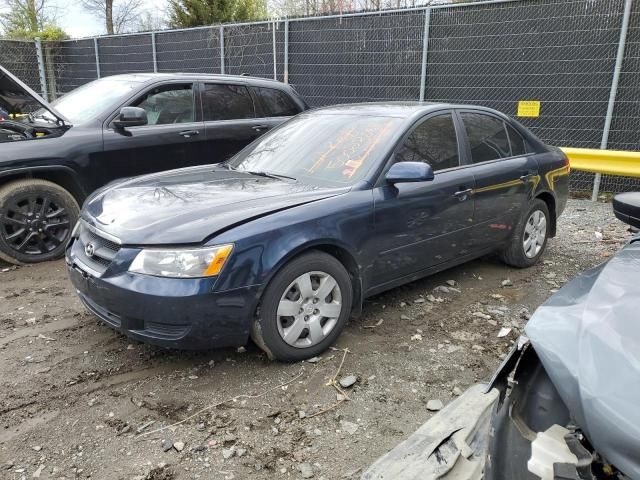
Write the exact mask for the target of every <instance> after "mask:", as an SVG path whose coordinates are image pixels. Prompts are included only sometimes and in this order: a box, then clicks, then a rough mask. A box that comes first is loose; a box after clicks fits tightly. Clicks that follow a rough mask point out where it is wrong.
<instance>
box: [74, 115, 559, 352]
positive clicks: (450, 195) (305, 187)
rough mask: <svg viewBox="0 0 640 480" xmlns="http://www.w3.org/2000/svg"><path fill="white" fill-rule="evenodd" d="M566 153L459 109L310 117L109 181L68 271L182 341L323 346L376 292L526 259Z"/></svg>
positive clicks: (550, 223)
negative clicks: (235, 148)
mask: <svg viewBox="0 0 640 480" xmlns="http://www.w3.org/2000/svg"><path fill="white" fill-rule="evenodd" d="M568 172H569V165H568V161H567V158H566V157H565V155H564V154H563V153H562V152H561V151H560V150H558V149H556V148H554V147H548V146H546V145H544V144H543V143H542V142H540V140H538V139H537V138H536V137H535V136H534V135H532V134H531V133H530V132H528V131H527V130H526V129H525V128H524V127H522V126H521V125H520V124H518V123H517V122H515V121H513V120H511V119H510V118H508V117H507V116H505V115H503V114H501V113H499V112H496V111H493V110H489V109H486V108H481V107H471V106H456V105H446V104H424V103H422V104H418V103H416V104H407V103H389V104H360V105H342V106H335V107H329V108H324V109H319V110H315V111H311V112H308V113H303V114H301V115H298V116H297V117H295V118H293V119H291V120H289V121H287V122H285V123H284V124H282V125H281V126H280V127H278V128H276V129H274V130H273V131H271V132H270V133H268V134H266V135H265V136H263V137H261V138H259V139H258V140H256V141H255V142H253V143H252V144H251V145H249V146H248V147H246V148H245V149H244V150H243V151H241V152H240V153H239V154H238V155H236V156H235V157H233V158H232V159H231V160H229V161H228V162H226V163H224V164H221V165H211V166H204V167H193V168H187V169H180V170H173V171H170V172H165V173H160V174H153V175H147V176H142V177H137V178H134V179H130V180H125V181H122V182H120V183H116V184H111V185H109V186H107V187H104V188H103V189H101V190H99V191H97V192H96V193H94V194H93V195H92V196H91V197H90V198H89V199H88V200H87V202H86V203H85V206H84V208H83V210H82V212H81V220H80V222H79V223H78V225H77V227H76V228H75V230H74V233H73V238H72V240H71V242H70V243H69V245H68V247H67V257H66V258H67V264H68V266H69V272H70V275H71V279H72V281H73V283H74V285H75V287H76V289H77V291H78V294H79V295H80V298H81V300H82V301H83V302H84V304H85V305H86V306H87V307H88V309H89V310H91V311H92V312H93V313H95V314H96V315H97V316H98V317H100V318H101V319H102V320H104V321H105V322H106V323H107V324H109V325H111V326H112V327H114V328H116V329H118V330H120V331H121V332H123V333H125V334H127V335H129V336H131V337H133V338H136V339H139V340H143V341H148V342H151V343H155V344H160V345H167V346H174V347H179V348H209V347H214V346H239V345H243V344H245V343H246V342H247V340H248V338H249V337H250V336H251V337H252V338H253V339H254V341H255V342H256V343H257V344H258V345H259V346H260V347H261V348H262V349H264V350H265V351H266V352H267V354H268V355H269V356H270V357H271V358H276V359H280V360H284V361H296V360H300V359H304V358H308V357H311V356H314V355H317V354H318V353H319V352H321V351H323V350H324V349H325V348H327V347H328V346H329V345H331V343H332V342H334V340H335V339H336V338H337V336H338V335H339V334H340V332H341V330H342V329H343V328H344V325H345V323H346V322H347V320H348V318H349V317H350V315H352V314H357V313H358V312H359V311H360V310H361V308H362V304H363V300H364V299H365V298H366V297H368V296H371V295H374V294H376V293H379V292H382V291H384V290H387V289H390V288H393V287H395V286H398V285H401V284H403V283H406V282H410V281H412V280H415V279H417V278H420V277H423V276H425V275H429V274H432V273H434V272H437V271H439V270H443V269H445V268H449V267H451V266H453V265H456V264H460V263H463V262H466V261H468V260H471V259H473V258H476V257H479V256H481V255H485V254H487V253H489V252H493V251H498V252H499V253H500V255H501V257H502V258H503V259H504V261H505V262H506V263H508V264H509V265H513V266H516V267H527V266H530V265H533V264H534V263H535V262H536V261H537V260H538V259H539V258H540V256H541V255H542V253H543V251H544V249H545V245H546V243H547V239H548V238H549V237H550V236H553V235H554V233H555V228H556V221H557V218H558V216H559V215H560V213H561V212H562V210H563V208H564V206H565V203H566V198H567V191H568Z"/></svg>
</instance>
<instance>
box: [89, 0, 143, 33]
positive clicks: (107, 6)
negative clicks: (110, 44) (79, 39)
mask: <svg viewBox="0 0 640 480" xmlns="http://www.w3.org/2000/svg"><path fill="white" fill-rule="evenodd" d="M80 1H81V3H82V6H83V7H84V8H85V10H87V11H88V12H91V13H93V14H95V15H96V16H98V17H99V18H101V19H102V20H103V21H104V25H105V28H106V30H107V33H108V34H109V35H112V34H114V33H123V32H125V31H127V30H128V29H129V28H131V27H133V26H134V25H135V24H136V23H137V20H138V18H137V17H138V14H139V13H140V8H141V7H142V3H143V0H80Z"/></svg>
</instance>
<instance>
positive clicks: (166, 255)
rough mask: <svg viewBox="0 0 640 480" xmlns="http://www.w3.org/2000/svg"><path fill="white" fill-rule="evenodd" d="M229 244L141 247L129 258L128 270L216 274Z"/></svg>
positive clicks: (178, 274)
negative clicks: (158, 247)
mask: <svg viewBox="0 0 640 480" xmlns="http://www.w3.org/2000/svg"><path fill="white" fill-rule="evenodd" d="M232 250H233V245H218V246H215V247H205V248H184V249H183V248H180V249H174V250H160V249H155V248H149V249H144V250H142V251H141V252H140V253H138V255H137V256H136V258H135V259H134V260H133V262H132V263H131V266H130V267H129V271H130V272H135V273H144V274H146V275H155V276H158V277H173V278H199V277H212V276H214V275H218V273H220V270H222V267H223V266H224V264H225V262H226V261H227V258H229V255H231V251H232Z"/></svg>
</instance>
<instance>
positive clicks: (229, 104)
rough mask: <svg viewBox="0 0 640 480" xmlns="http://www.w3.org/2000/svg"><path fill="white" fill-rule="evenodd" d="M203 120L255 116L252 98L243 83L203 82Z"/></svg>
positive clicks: (237, 118) (238, 118)
mask: <svg viewBox="0 0 640 480" xmlns="http://www.w3.org/2000/svg"><path fill="white" fill-rule="evenodd" d="M202 110H203V115H204V120H205V122H207V121H215V120H240V119H245V118H255V116H256V114H255V109H254V106H253V99H252V98H251V94H250V93H249V90H248V89H247V87H245V86H244V85H225V84H220V83H205V84H204V90H203V93H202Z"/></svg>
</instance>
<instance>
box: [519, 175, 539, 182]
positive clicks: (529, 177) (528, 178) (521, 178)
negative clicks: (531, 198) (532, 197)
mask: <svg viewBox="0 0 640 480" xmlns="http://www.w3.org/2000/svg"><path fill="white" fill-rule="evenodd" d="M535 176H536V175H535V173H527V174H526V175H522V176H521V177H520V180H521V181H523V182H524V183H527V182H528V181H529V180H530V179H531V178H533V177H535Z"/></svg>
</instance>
